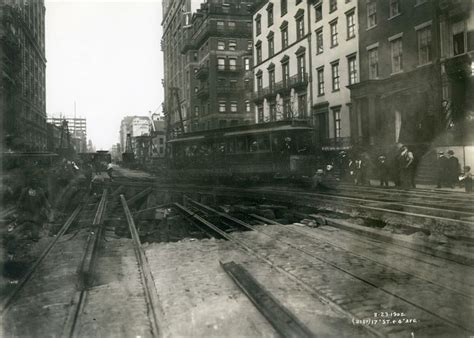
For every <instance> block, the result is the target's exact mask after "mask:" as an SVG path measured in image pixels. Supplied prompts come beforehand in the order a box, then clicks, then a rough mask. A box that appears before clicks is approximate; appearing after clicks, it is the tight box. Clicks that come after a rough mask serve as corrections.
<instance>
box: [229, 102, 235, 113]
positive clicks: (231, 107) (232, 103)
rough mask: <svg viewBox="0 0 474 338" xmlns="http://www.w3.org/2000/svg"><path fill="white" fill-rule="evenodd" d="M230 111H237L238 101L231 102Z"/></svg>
mask: <svg viewBox="0 0 474 338" xmlns="http://www.w3.org/2000/svg"><path fill="white" fill-rule="evenodd" d="M230 111H231V112H232V113H237V102H235V101H232V102H231V103H230Z"/></svg>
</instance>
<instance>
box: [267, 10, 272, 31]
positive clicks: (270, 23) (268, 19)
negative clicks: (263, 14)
mask: <svg viewBox="0 0 474 338" xmlns="http://www.w3.org/2000/svg"><path fill="white" fill-rule="evenodd" d="M267 22H268V27H270V26H271V25H273V4H271V6H268V8H267Z"/></svg>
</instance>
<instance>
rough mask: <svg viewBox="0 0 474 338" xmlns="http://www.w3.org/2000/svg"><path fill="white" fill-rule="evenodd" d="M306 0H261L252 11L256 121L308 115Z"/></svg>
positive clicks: (308, 17)
mask: <svg viewBox="0 0 474 338" xmlns="http://www.w3.org/2000/svg"><path fill="white" fill-rule="evenodd" d="M311 8H312V7H311V6H310V1H261V2H260V3H259V5H258V6H257V7H256V8H255V11H254V14H253V43H254V56H253V60H254V76H255V77H254V83H255V85H254V103H255V110H254V114H255V120H256V122H257V123H262V122H267V121H276V120H283V119H295V118H297V119H310V117H311V116H310V111H311V102H312V101H311V95H312V90H311V83H310V72H311V70H312V68H313V65H312V57H311V43H312V41H311V36H312V34H311V33H312V22H311V20H312V19H311Z"/></svg>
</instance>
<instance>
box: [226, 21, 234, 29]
mask: <svg viewBox="0 0 474 338" xmlns="http://www.w3.org/2000/svg"><path fill="white" fill-rule="evenodd" d="M227 25H228V26H229V28H235V21H229V22H227Z"/></svg>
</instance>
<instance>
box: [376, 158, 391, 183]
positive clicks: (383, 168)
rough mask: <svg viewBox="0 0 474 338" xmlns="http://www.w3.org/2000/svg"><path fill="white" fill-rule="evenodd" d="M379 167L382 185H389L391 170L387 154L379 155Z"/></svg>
mask: <svg viewBox="0 0 474 338" xmlns="http://www.w3.org/2000/svg"><path fill="white" fill-rule="evenodd" d="M377 169H378V173H379V178H380V186H381V187H383V186H385V187H388V176H389V170H388V165H387V161H386V158H385V156H383V155H382V156H379V158H378V161H377Z"/></svg>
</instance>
